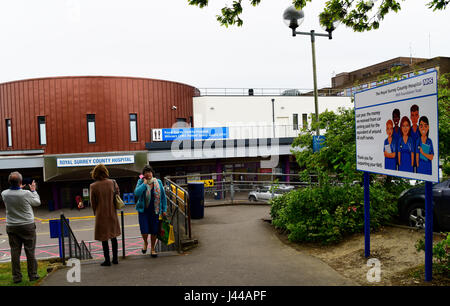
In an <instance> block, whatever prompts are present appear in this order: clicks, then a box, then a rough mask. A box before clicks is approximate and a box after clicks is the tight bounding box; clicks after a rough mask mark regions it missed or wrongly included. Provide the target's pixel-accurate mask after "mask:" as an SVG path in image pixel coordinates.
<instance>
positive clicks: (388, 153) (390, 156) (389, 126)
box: [383, 120, 397, 170]
mask: <svg viewBox="0 0 450 306" xmlns="http://www.w3.org/2000/svg"><path fill="white" fill-rule="evenodd" d="M393 133H394V123H393V122H392V120H388V121H387V122H386V134H387V135H388V137H387V138H386V139H385V140H384V148H383V151H384V168H385V169H389V170H397V165H396V162H395V151H396V149H397V148H396V144H395V140H394V137H392V135H393Z"/></svg>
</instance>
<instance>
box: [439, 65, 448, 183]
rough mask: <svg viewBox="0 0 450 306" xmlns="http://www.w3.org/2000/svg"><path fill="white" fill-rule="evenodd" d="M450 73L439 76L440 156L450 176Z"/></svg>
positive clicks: (444, 168) (445, 171)
mask: <svg viewBox="0 0 450 306" xmlns="http://www.w3.org/2000/svg"><path fill="white" fill-rule="evenodd" d="M449 79H450V73H446V74H443V75H441V77H440V78H439V93H438V98H439V100H438V104H439V157H440V159H441V161H442V170H443V172H444V176H447V177H450V82H449Z"/></svg>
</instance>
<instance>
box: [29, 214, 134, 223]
mask: <svg viewBox="0 0 450 306" xmlns="http://www.w3.org/2000/svg"><path fill="white" fill-rule="evenodd" d="M117 215H118V216H120V214H117ZM123 215H124V216H131V215H137V212H135V213H124V214H123ZM34 218H35V219H36V220H38V221H40V222H41V223H48V222H49V221H50V220H59V218H52V219H41V218H38V217H34ZM66 218H67V219H69V220H85V219H93V218H95V216H82V217H66Z"/></svg>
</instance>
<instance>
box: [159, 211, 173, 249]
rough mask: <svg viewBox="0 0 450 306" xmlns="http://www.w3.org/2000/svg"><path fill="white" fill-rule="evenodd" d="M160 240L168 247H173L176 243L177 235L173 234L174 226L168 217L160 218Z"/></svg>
mask: <svg viewBox="0 0 450 306" xmlns="http://www.w3.org/2000/svg"><path fill="white" fill-rule="evenodd" d="M157 236H158V239H159V240H160V241H162V242H163V243H165V244H166V245H171V244H172V243H174V242H175V234H174V232H173V226H172V224H170V222H169V220H168V219H167V217H165V218H163V217H162V216H159V231H158V235H157Z"/></svg>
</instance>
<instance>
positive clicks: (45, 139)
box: [37, 116, 47, 146]
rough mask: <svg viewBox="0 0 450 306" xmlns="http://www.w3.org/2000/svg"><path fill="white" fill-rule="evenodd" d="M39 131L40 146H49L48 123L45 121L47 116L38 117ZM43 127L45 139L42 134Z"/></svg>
mask: <svg viewBox="0 0 450 306" xmlns="http://www.w3.org/2000/svg"><path fill="white" fill-rule="evenodd" d="M37 119H38V131H39V145H40V146H46V145H47V122H46V119H45V116H38V117H37ZM42 119H43V123H42ZM41 125H44V132H45V134H44V139H43V137H42V133H41ZM42 140H44V141H45V143H43V141H42Z"/></svg>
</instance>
